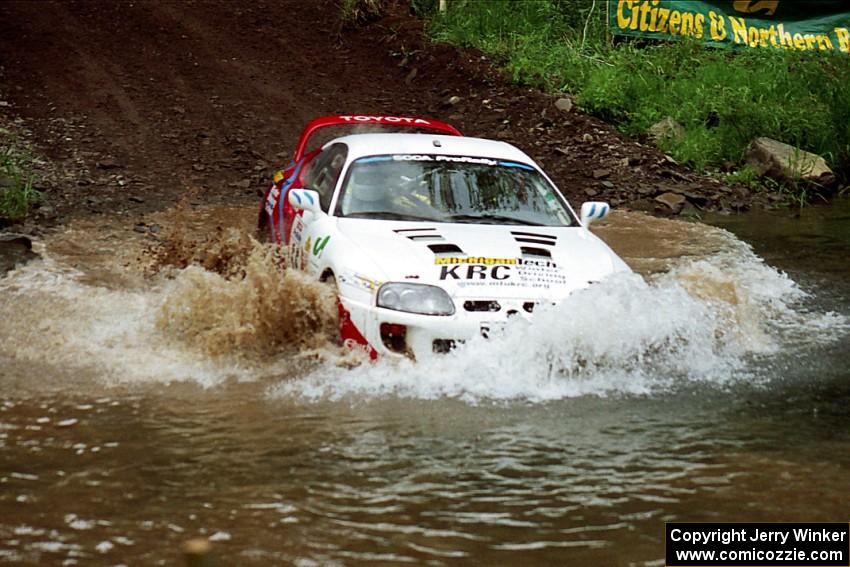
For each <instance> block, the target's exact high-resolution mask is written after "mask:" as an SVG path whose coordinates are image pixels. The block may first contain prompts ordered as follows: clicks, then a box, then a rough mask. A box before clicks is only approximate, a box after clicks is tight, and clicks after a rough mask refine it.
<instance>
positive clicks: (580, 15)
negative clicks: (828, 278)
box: [419, 0, 850, 174]
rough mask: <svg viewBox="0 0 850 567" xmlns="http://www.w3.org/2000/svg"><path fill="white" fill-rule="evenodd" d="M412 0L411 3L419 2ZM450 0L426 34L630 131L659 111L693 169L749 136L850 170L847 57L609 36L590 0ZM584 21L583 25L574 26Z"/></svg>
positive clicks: (601, 11)
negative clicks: (565, 95)
mask: <svg viewBox="0 0 850 567" xmlns="http://www.w3.org/2000/svg"><path fill="white" fill-rule="evenodd" d="M425 3H426V2H425V0H419V4H423V5H424V4H425ZM592 6H593V4H592V3H591V2H590V1H588V0H525V1H522V2H513V1H511V0H488V1H476V0H450V2H449V9H448V11H447V12H446V13H445V14H438V13H436V12H435V11H431V12H430V14H431V21H430V26H429V31H430V34H431V36H432V38H433V39H434V40H436V41H443V42H449V43H453V44H456V45H460V46H472V47H477V48H479V49H482V50H483V51H485V52H487V53H490V54H491V55H493V56H495V57H496V60H497V61H499V62H500V63H501V64H502V65H503V66H504V68H505V69H506V70H507V72H508V73H509V74H510V76H511V77H512V78H513V80H515V81H517V82H521V83H527V84H531V85H534V86H539V87H542V88H544V89H547V90H550V91H553V92H569V93H572V94H573V95H574V96H575V97H576V100H577V102H578V104H579V106H580V107H581V108H582V109H583V110H585V111H586V112H588V113H590V114H593V115H595V116H598V117H600V118H602V119H604V120H606V121H609V122H611V123H613V124H615V125H617V126H618V127H619V128H620V129H621V130H622V131H624V132H625V133H627V134H630V135H639V134H642V133H643V132H645V131H646V129H647V128H648V127H649V126H651V125H652V124H654V123H655V122H657V121H659V120H661V119H662V118H664V117H665V116H671V117H673V118H674V119H675V120H676V121H677V122H679V123H680V124H682V126H683V127H684V129H685V135H684V136H683V137H682V138H680V139H673V138H668V139H666V140H664V141H662V142H661V148H662V149H663V150H664V151H665V152H667V153H669V154H670V155H672V156H673V157H675V158H676V159H677V160H679V161H680V162H683V163H687V164H689V165H691V166H693V167H695V168H697V169H706V168H711V167H715V166H718V165H720V164H722V163H723V162H724V161H732V162H740V161H741V158H742V155H743V152H744V149H745V148H746V146H747V144H748V143H749V141H750V140H752V139H753V138H755V137H757V136H768V137H771V138H776V139H778V140H781V141H783V142H786V143H789V144H792V145H795V146H798V147H800V148H802V149H805V150H808V151H811V152H814V153H817V154H819V155H822V156H824V158H825V159H826V160H827V162H828V163H829V164H830V165H831V166H832V167H833V168H835V169H837V170H838V171H839V172H842V173H845V174H846V173H847V172H848V171H850V88H848V87H847V85H850V58H848V57H847V56H846V55H841V54H834V55H832V54H817V53H815V54H801V53H791V52H783V51H778V50H740V51H732V50H723V49H716V48H710V47H704V46H701V45H698V44H696V43H694V42H688V41H681V42H671V43H648V42H646V41H644V40H628V39H626V40H624V39H622V38H617V42H614V41H613V40H612V38H610V37H608V35H607V30H606V25H605V13H606V6H605V2H604V0H597V2H596V6H595V10H594V11H593V12H592V13H591V7H592ZM585 29H586V33H585Z"/></svg>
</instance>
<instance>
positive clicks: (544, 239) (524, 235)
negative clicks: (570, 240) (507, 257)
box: [511, 230, 558, 246]
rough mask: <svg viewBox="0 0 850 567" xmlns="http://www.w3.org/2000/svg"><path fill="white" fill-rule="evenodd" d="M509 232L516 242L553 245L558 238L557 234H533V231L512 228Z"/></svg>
mask: <svg viewBox="0 0 850 567" xmlns="http://www.w3.org/2000/svg"><path fill="white" fill-rule="evenodd" d="M511 234H512V235H513V237H514V240H516V241H517V242H526V243H528V244H542V245H543V246H554V245H555V243H556V242H557V240H558V237H557V236H552V235H550V234H535V233H533V232H521V231H518V230H512V231H511Z"/></svg>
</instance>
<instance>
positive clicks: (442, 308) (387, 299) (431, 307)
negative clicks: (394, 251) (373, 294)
mask: <svg viewBox="0 0 850 567" xmlns="http://www.w3.org/2000/svg"><path fill="white" fill-rule="evenodd" d="M378 307H383V308H385V309H393V310H395V311H406V312H408V313H419V314H420V315H452V314H454V312H455V304H454V303H453V302H452V298H451V297H449V294H448V293H446V290H444V289H443V288H440V287H437V286H433V285H425V284H414V283H400V282H390V283H385V284H384V285H382V286H381V289H379V290H378Z"/></svg>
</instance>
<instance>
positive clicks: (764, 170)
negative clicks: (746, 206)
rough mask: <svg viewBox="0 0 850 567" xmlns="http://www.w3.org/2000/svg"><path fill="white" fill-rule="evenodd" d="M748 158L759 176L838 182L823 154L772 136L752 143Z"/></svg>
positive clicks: (784, 179) (791, 180)
mask: <svg viewBox="0 0 850 567" xmlns="http://www.w3.org/2000/svg"><path fill="white" fill-rule="evenodd" d="M745 159H746V161H747V164H748V165H750V166H751V167H753V169H755V170H756V171H757V172H758V173H759V175H761V176H766V177H770V178H771V179H776V180H777V181H782V182H786V183H795V182H797V181H799V180H803V181H809V182H813V183H818V184H821V185H827V186H831V185H833V184H834V183H835V174H834V173H833V172H832V170H831V169H830V168H829V166H827V165H826V161H824V159H823V158H822V157H820V156H819V155H817V154H813V153H810V152H807V151H804V150H801V149H799V148H795V147H794V146H791V145H788V144H785V143H783V142H780V141H778V140H774V139H771V138H764V137H762V138H756V139H754V140H753V141H752V142H750V145H749V146H748V147H747V151H746V153H745Z"/></svg>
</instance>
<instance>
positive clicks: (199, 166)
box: [192, 163, 206, 171]
mask: <svg viewBox="0 0 850 567" xmlns="http://www.w3.org/2000/svg"><path fill="white" fill-rule="evenodd" d="M192 169H194V170H195V171H203V170H205V169H206V167H205V166H204V164H202V163H193V164H192Z"/></svg>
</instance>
